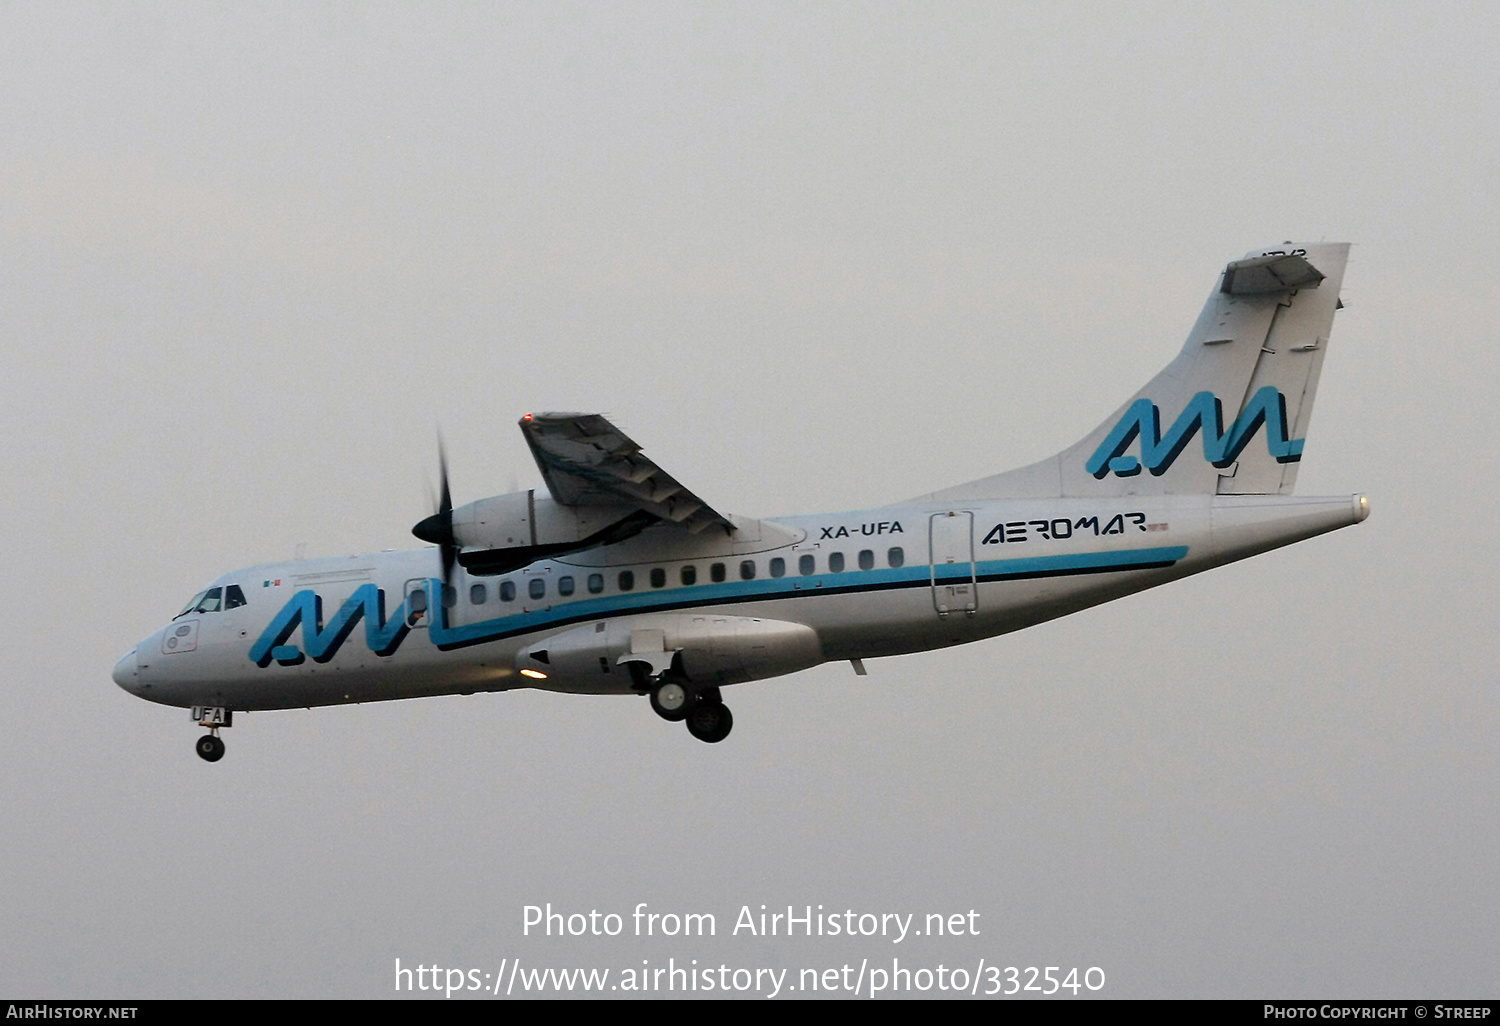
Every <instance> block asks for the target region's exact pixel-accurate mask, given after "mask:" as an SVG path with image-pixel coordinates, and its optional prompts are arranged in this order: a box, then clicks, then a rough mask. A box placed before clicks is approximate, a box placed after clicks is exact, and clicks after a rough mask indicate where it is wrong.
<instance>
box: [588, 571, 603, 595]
mask: <svg viewBox="0 0 1500 1026" xmlns="http://www.w3.org/2000/svg"><path fill="white" fill-rule="evenodd" d="M603 590H604V575H603V574H589V594H590V595H597V594H599V593H600V592H601V591H603Z"/></svg>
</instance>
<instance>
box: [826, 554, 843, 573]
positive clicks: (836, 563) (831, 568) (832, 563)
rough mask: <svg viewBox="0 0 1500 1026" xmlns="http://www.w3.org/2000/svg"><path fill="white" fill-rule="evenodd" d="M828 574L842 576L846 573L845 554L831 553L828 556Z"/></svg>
mask: <svg viewBox="0 0 1500 1026" xmlns="http://www.w3.org/2000/svg"><path fill="white" fill-rule="evenodd" d="M828 572H829V573H831V574H841V573H843V572H844V554H843V553H842V552H830V553H829V554H828Z"/></svg>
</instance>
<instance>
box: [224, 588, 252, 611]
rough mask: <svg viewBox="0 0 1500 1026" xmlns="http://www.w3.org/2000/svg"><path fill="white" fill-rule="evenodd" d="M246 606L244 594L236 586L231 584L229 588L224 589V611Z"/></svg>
mask: <svg viewBox="0 0 1500 1026" xmlns="http://www.w3.org/2000/svg"><path fill="white" fill-rule="evenodd" d="M246 604H247V603H246V602H245V593H244V592H243V591H240V586H239V585H238V584H231V585H230V586H229V587H227V588H225V589H224V608H225V609H238V608H239V607H240V606H243V605H246Z"/></svg>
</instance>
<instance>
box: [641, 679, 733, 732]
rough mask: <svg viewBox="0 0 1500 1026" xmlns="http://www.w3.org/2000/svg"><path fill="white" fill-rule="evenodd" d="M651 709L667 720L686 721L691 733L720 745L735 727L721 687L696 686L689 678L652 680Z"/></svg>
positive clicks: (671, 721)
mask: <svg viewBox="0 0 1500 1026" xmlns="http://www.w3.org/2000/svg"><path fill="white" fill-rule="evenodd" d="M649 687H650V692H649V693H650V695H651V708H652V710H653V711H654V712H655V713H656V715H658V716H660V717H661V718H662V719H664V720H666V721H667V722H668V723H678V722H681V721H683V720H686V721H687V729H688V733H689V734H691V735H693V736H694V737H695V738H697V739H698V740H699V741H706V742H708V743H709V744H717V743H718V742H720V741H722V740H724V739H725V738H726V737H728V736H729V732H730V731H731V730H733V729H734V716H733V715H732V714H731V713H730V712H729V706H727V705H725V704H724V700H723V699H722V698H720V697H719V689H718V688H695V687H693V686H692V684H690V683H689V682H687V681H683V680H678V679H676V678H674V677H660V678H657V679H656V680H655V681H651V682H649Z"/></svg>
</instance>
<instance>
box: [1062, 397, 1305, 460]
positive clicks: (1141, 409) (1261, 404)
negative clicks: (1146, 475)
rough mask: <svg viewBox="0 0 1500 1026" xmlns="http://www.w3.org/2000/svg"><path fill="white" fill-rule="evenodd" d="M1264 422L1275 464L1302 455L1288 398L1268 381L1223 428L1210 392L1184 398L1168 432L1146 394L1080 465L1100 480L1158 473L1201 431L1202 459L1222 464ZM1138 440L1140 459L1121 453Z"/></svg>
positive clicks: (1217, 404) (1221, 408) (1220, 406)
mask: <svg viewBox="0 0 1500 1026" xmlns="http://www.w3.org/2000/svg"><path fill="white" fill-rule="evenodd" d="M1262 425H1264V426H1265V429H1266V448H1267V450H1268V451H1269V452H1270V454H1271V457H1272V458H1273V459H1275V460H1276V462H1277V463H1296V462H1297V461H1298V460H1300V459H1302V443H1303V441H1305V439H1301V438H1291V439H1289V438H1287V426H1286V397H1285V396H1283V395H1282V394H1281V392H1279V391H1278V390H1277V389H1275V388H1273V387H1272V386H1270V385H1267V386H1266V387H1265V388H1262V389H1261V390H1260V391H1258V392H1256V393H1255V395H1254V396H1253V397H1252V398H1251V400H1250V402H1249V403H1248V404H1247V405H1246V406H1245V408H1244V410H1242V411H1241V412H1240V415H1239V416H1238V417H1236V418H1234V423H1233V424H1231V425H1229V430H1228V431H1225V430H1224V406H1223V404H1222V403H1221V402H1219V397H1218V396H1216V395H1214V394H1213V393H1212V392H1199V393H1198V394H1197V395H1195V396H1193V398H1192V399H1190V400H1188V404H1187V407H1186V408H1185V409H1184V410H1183V411H1182V414H1181V415H1180V416H1179V417H1178V418H1177V420H1176V421H1174V422H1173V424H1172V426H1171V427H1170V428H1168V429H1167V433H1166V435H1163V434H1162V433H1161V411H1160V410H1159V409H1157V407H1156V404H1155V403H1153V402H1152V401H1151V400H1150V399H1137V400H1136V401H1135V402H1133V403H1131V404H1130V409H1128V410H1126V411H1125V416H1123V417H1121V418H1120V422H1119V423H1118V424H1116V425H1115V429H1114V430H1113V431H1111V432H1110V433H1109V437H1107V438H1106V439H1104V442H1103V444H1101V445H1100V446H1099V448H1098V449H1096V450H1094V455H1092V456H1090V457H1089V461H1088V462H1087V463H1085V464H1084V468H1085V469H1086V470H1088V472H1089V473H1090V474H1093V475H1094V476H1095V477H1096V478H1099V479H1100V480H1103V479H1104V478H1105V477H1108V476H1109V475H1110V474H1115V475H1116V476H1117V477H1134V476H1135V475H1136V474H1139V473H1140V472H1141V468H1142V467H1144V468H1145V469H1146V470H1148V471H1150V472H1151V474H1152V475H1153V476H1156V477H1160V476H1161V475H1162V474H1165V473H1166V472H1167V471H1168V470H1170V469H1171V467H1172V464H1173V463H1174V462H1176V460H1177V457H1178V456H1180V455H1182V451H1183V450H1184V449H1186V448H1187V446H1188V443H1189V442H1191V441H1192V440H1193V436H1194V435H1196V434H1198V433H1199V432H1200V431H1201V432H1202V434H1203V458H1204V459H1205V460H1207V461H1208V462H1209V463H1211V464H1213V465H1214V466H1216V467H1218V468H1220V469H1223V468H1225V467H1228V466H1229V465H1230V464H1232V463H1233V462H1234V461H1235V460H1237V459H1239V458H1240V453H1242V452H1244V450H1245V446H1246V445H1247V444H1249V442H1250V439H1252V438H1254V437H1255V433H1256V432H1257V431H1259V430H1260V428H1261V426H1262ZM1137 439H1139V440H1140V443H1141V455H1140V458H1139V459H1137V458H1136V457H1134V456H1129V455H1126V452H1125V450H1127V449H1129V448H1130V447H1131V445H1132V444H1134V443H1135V441H1136V440H1137Z"/></svg>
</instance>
